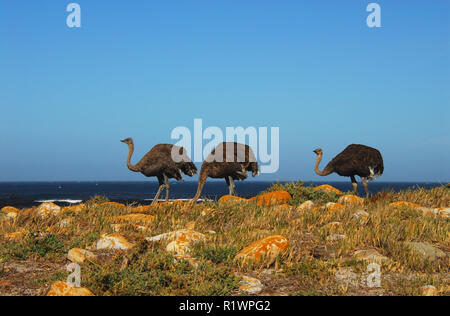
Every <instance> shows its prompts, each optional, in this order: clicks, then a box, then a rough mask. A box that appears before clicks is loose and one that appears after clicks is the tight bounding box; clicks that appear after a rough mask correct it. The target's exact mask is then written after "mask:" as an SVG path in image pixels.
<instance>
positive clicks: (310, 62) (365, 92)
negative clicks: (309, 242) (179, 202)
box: [0, 0, 450, 182]
mask: <svg viewBox="0 0 450 316" xmlns="http://www.w3.org/2000/svg"><path fill="white" fill-rule="evenodd" d="M70 2H71V1H61V0H58V1H56V0H45V1H24V0H14V1H13V0H1V1H0V86H1V90H0V109H1V122H2V123H1V124H0V146H1V148H2V151H1V158H0V161H1V167H0V168H1V169H0V170H1V172H0V181H39V180H40V181H58V180H76V181H82V180H96V181H99V180H108V181H109V180H137V181H139V180H145V178H144V177H143V176H142V175H140V174H134V173H131V172H129V171H128V170H127V169H126V166H125V158H126V154H127V148H126V147H125V145H124V144H122V143H120V142H119V140H120V139H123V138H125V137H133V138H134V140H135V144H136V152H135V157H134V161H136V160H137V159H139V158H140V157H141V156H142V155H143V154H145V153H146V152H147V151H148V150H149V149H150V148H151V147H152V146H153V145H154V144H157V143H167V142H172V143H174V142H175V141H174V140H171V138H170V133H171V131H172V129H173V128H175V127H177V126H186V127H189V128H192V127H193V120H194V119H195V118H202V119H203V124H204V125H205V126H218V127H221V128H225V127H227V126H244V127H248V126H256V127H259V126H268V127H271V126H278V127H279V128H280V170H279V172H278V173H276V174H270V175H264V176H262V177H261V178H260V180H296V179H303V180H319V179H320V180H325V178H320V177H318V176H316V175H315V174H314V172H313V166H314V160H315V155H314V154H313V152H312V150H313V149H315V148H317V147H322V148H323V150H324V164H326V163H327V162H328V161H329V160H330V159H331V158H333V157H334V156H335V155H336V154H338V153H339V152H340V151H341V150H342V149H344V148H345V146H347V145H348V144H351V143H363V144H366V145H369V146H372V147H376V148H378V149H380V151H381V152H382V153H383V156H384V160H385V174H384V176H383V178H382V180H384V181H442V182H448V181H449V180H450V177H449V175H450V166H449V161H450V128H449V124H448V121H449V117H450V110H449V108H450V89H449V86H450V16H449V12H450V2H449V1H444V0H442V1H441V0H436V1H425V0H423V1H418V0H417V1H406V0H396V1H378V3H379V4H380V6H381V10H382V11H381V19H382V27H381V28H368V27H367V25H366V17H367V15H368V14H369V13H368V12H366V6H367V5H368V4H369V3H370V2H371V1H360V0H351V1H332V0H329V1H312V0H311V1H300V0H284V1H275V0H258V1H256V0H214V1H211V0H189V1H185V0H172V1H162V0H158V1H144V0H140V1H138V0H136V1H105V0H89V1H87V0H79V1H77V3H79V4H80V6H81V9H82V27H81V28H79V29H70V28H68V27H67V26H66V17H67V15H68V13H67V12H66V11H65V8H66V6H67V4H69V3H70ZM74 2H75V1H74ZM194 180H195V178H194ZM326 180H328V181H335V180H345V179H343V178H340V177H338V176H336V175H333V176H329V177H327V178H326Z"/></svg>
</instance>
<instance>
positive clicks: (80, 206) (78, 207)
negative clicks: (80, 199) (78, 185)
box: [62, 204, 86, 214]
mask: <svg viewBox="0 0 450 316" xmlns="http://www.w3.org/2000/svg"><path fill="white" fill-rule="evenodd" d="M85 208H86V205H85V204H78V205H71V206H67V207H64V208H63V209H62V211H63V212H74V213H76V214H78V213H81V212H82V211H83V210H84V209H85Z"/></svg>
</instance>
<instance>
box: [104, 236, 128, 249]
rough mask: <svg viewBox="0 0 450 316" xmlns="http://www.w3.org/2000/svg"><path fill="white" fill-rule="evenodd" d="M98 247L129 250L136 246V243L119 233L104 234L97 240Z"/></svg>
mask: <svg viewBox="0 0 450 316" xmlns="http://www.w3.org/2000/svg"><path fill="white" fill-rule="evenodd" d="M96 247H97V249H117V250H128V249H131V248H133V247H134V245H133V244H132V243H130V242H128V240H127V239H126V238H125V237H123V236H122V235H119V234H111V235H106V234H104V235H102V237H101V238H100V239H99V240H98V241H97V246H96Z"/></svg>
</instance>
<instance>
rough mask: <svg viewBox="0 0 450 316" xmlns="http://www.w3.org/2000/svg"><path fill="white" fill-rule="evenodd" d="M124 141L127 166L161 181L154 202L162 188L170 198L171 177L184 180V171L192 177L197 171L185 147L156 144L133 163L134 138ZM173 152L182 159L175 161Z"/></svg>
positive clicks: (156, 200) (167, 198) (167, 197)
mask: <svg viewBox="0 0 450 316" xmlns="http://www.w3.org/2000/svg"><path fill="white" fill-rule="evenodd" d="M121 142H122V143H125V144H127V145H128V158H127V167H128V169H130V170H131V171H133V172H140V173H142V174H143V175H144V176H146V177H156V178H157V179H158V183H159V189H158V192H157V193H156V196H155V197H154V199H153V202H152V204H155V203H157V202H158V198H159V196H160V194H161V192H162V190H164V189H166V201H168V200H169V194H170V182H169V179H176V180H179V181H183V176H182V173H184V174H185V175H188V176H189V177H192V176H193V175H194V174H196V173H197V167H196V166H195V165H194V164H193V163H192V162H191V160H190V159H189V157H188V156H187V155H186V150H185V149H184V148H183V147H178V146H174V145H170V144H158V145H156V146H154V147H153V148H152V149H151V150H150V151H149V152H148V153H147V154H145V156H144V157H143V158H142V159H141V160H140V161H139V162H138V163H137V164H135V165H133V164H131V162H130V161H131V156H132V155H133V152H134V143H133V139H132V138H127V139H124V140H121ZM173 153H175V154H176V155H177V157H179V158H180V159H178V158H177V159H176V160H180V161H179V162H175V161H174V160H173V159H172V157H173V155H172V154H173Z"/></svg>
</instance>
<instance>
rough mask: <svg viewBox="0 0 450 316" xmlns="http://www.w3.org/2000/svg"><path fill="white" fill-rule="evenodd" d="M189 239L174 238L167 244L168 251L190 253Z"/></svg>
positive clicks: (181, 253)
mask: <svg viewBox="0 0 450 316" xmlns="http://www.w3.org/2000/svg"><path fill="white" fill-rule="evenodd" d="M189 245H190V242H188V241H181V240H174V241H172V242H170V243H169V244H168V245H167V246H166V251H168V252H173V253H176V254H177V255H186V254H188V253H189Z"/></svg>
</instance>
